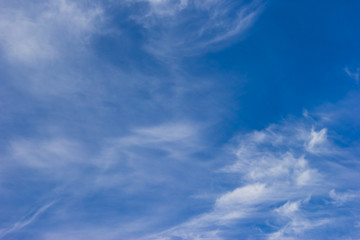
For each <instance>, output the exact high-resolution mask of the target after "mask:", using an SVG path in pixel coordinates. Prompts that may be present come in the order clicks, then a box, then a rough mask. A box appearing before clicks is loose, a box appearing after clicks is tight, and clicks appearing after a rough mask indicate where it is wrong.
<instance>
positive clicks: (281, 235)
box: [151, 119, 356, 239]
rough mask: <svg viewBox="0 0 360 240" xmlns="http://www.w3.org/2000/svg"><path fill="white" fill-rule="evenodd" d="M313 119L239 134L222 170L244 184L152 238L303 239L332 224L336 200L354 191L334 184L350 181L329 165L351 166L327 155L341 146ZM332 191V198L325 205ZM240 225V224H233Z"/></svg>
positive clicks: (333, 155)
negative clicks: (339, 179) (335, 174)
mask: <svg viewBox="0 0 360 240" xmlns="http://www.w3.org/2000/svg"><path fill="white" fill-rule="evenodd" d="M314 124H315V126H318V124H317V123H316V122H313V121H309V120H306V119H303V120H297V121H294V120H285V121H283V122H282V123H280V124H273V125H270V126H269V127H268V128H266V129H264V130H261V131H254V132H252V133H248V134H241V135H239V136H237V137H236V139H235V146H236V147H234V148H233V153H234V155H235V156H236V159H237V160H235V162H234V163H233V164H231V165H228V166H226V167H224V168H223V169H222V172H223V173H225V174H227V175H232V176H237V177H238V179H239V180H238V181H239V182H241V185H240V186H239V187H237V188H235V189H233V190H230V191H228V192H225V193H223V194H220V195H219V196H218V197H217V198H216V200H215V202H214V205H213V208H212V210H210V211H209V212H207V213H204V214H202V215H199V216H197V217H194V218H192V219H190V220H189V221H187V222H184V223H183V224H180V225H178V226H175V227H173V228H171V229H169V230H166V231H164V232H162V233H159V234H157V235H155V236H151V237H152V239H168V238H169V239H172V238H174V239H177V238H178V239H209V238H211V239H229V238H232V237H234V236H236V238H240V237H241V238H244V239H252V238H256V239H299V238H300V239H303V238H306V236H311V235H312V234H316V232H317V231H322V230H321V229H323V228H324V227H325V228H328V227H329V226H330V225H331V226H332V225H333V224H334V223H335V222H334V217H335V215H334V214H335V212H336V208H337V206H338V205H339V204H340V202H341V203H343V202H346V201H349V200H350V201H351V200H353V199H354V195H353V194H350V193H343V194H340V193H339V194H338V193H336V191H335V190H334V189H332V188H333V187H334V186H336V184H340V185H338V187H339V188H343V187H344V185H343V184H345V185H346V181H345V182H341V183H339V182H337V180H331V176H329V175H328V173H329V169H331V168H334V167H335V168H336V169H337V170H338V171H349V170H350V169H347V170H345V169H344V168H343V167H340V166H339V167H336V166H333V162H332V161H329V160H328V158H329V157H330V156H331V158H334V157H335V158H339V157H340V156H341V157H343V156H344V155H339V154H337V153H338V152H339V151H340V149H339V147H338V146H336V145H334V143H332V142H331V141H330V140H329V138H328V136H327V129H326V128H321V127H320V128H319V126H318V127H317V128H319V129H318V130H315V129H316V127H315V126H314ZM318 161H320V162H321V163H320V164H319V163H318ZM340 169H342V170H340ZM329 194H330V195H329ZM329 196H330V198H331V199H332V201H333V202H332V203H331V202H329V204H326V205H323V201H325V202H327V201H329ZM317 204H319V206H318V207H319V209H318V210H316V206H317ZM320 205H321V207H320ZM329 213H332V214H330V215H329ZM342 216H343V215H342ZM355 220H356V219H347V220H344V221H352V222H354V221H355ZM259 223H261V224H262V226H259ZM236 226H241V227H240V229H242V230H234V229H237V227H236ZM254 228H255V229H254ZM214 229H217V230H216V231H214ZM229 229H232V230H231V231H230V230H229ZM250 229H251V230H250ZM256 229H257V230H256ZM309 234H310V235H309ZM229 236H230V237H229Z"/></svg>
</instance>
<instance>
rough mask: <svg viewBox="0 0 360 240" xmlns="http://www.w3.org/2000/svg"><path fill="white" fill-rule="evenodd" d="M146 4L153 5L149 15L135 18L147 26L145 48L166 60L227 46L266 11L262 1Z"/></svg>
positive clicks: (167, 0) (168, 0)
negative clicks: (217, 46) (225, 44)
mask: <svg viewBox="0 0 360 240" xmlns="http://www.w3.org/2000/svg"><path fill="white" fill-rule="evenodd" d="M130 2H131V1H130ZM132 2H138V1H132ZM142 2H147V3H148V5H149V9H148V12H147V14H145V15H144V14H143V12H141V13H140V14H139V15H136V14H135V15H133V19H134V20H135V21H136V22H138V23H139V24H141V25H143V26H144V29H145V31H146V36H147V43H146V45H145V48H146V49H147V50H148V51H149V52H151V53H153V54H155V55H156V56H158V57H161V58H163V59H172V58H174V57H175V58H176V57H179V56H183V55H194V54H198V53H200V52H202V51H204V50H206V49H208V48H209V47H211V46H214V45H216V44H220V43H225V42H226V41H228V40H230V39H232V38H233V37H235V36H238V35H241V34H242V33H244V32H245V31H246V30H247V29H248V28H249V27H250V26H252V24H253V23H254V22H255V20H256V17H257V16H258V15H259V13H260V12H261V10H262V4H261V3H260V2H259V1H253V2H251V3H249V4H244V3H240V2H236V1H233V2H224V1H218V0H207V1H198V0H162V1H160V0H158V1H154V0H147V1H142ZM192 12H196V14H193V13H192ZM184 29H186V30H187V31H186V32H185V31H184Z"/></svg>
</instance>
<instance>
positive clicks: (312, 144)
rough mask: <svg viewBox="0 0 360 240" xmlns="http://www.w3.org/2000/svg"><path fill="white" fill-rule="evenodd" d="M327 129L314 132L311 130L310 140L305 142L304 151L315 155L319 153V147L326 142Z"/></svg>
mask: <svg viewBox="0 0 360 240" xmlns="http://www.w3.org/2000/svg"><path fill="white" fill-rule="evenodd" d="M326 133H327V129H326V128H323V129H321V130H320V131H318V132H317V131H315V130H314V129H313V128H312V129H311V133H310V139H309V141H308V142H307V145H306V149H307V151H309V152H312V153H316V152H319V150H320V149H321V146H322V145H323V144H324V143H326V140H327V134H326Z"/></svg>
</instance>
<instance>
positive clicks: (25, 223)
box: [0, 202, 55, 239]
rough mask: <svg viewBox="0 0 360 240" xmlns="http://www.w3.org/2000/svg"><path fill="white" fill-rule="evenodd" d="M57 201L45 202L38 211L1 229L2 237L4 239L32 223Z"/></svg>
mask: <svg viewBox="0 0 360 240" xmlns="http://www.w3.org/2000/svg"><path fill="white" fill-rule="evenodd" d="M54 204H55V202H50V203H47V204H45V205H44V206H42V207H40V208H39V209H37V210H36V211H34V212H32V213H30V214H28V215H26V216H24V217H23V218H22V219H20V220H19V221H18V222H16V223H14V224H13V225H12V226H11V227H8V228H6V229H0V238H1V239H3V237H5V236H6V235H8V234H11V233H13V232H16V231H19V230H21V229H22V228H25V227H26V226H28V225H30V224H31V223H32V222H34V221H35V220H36V219H37V218H38V217H39V216H40V215H41V214H42V213H43V212H45V211H46V210H47V209H48V208H50V207H51V206H52V205H54Z"/></svg>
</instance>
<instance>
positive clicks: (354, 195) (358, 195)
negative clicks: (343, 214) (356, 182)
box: [329, 189, 360, 205]
mask: <svg viewBox="0 0 360 240" xmlns="http://www.w3.org/2000/svg"><path fill="white" fill-rule="evenodd" d="M329 196H330V198H331V199H332V200H333V201H334V203H335V204H337V205H343V204H345V203H347V202H349V201H353V200H356V199H360V192H354V191H349V192H344V193H337V192H336V191H335V189H332V190H331V191H330V192H329Z"/></svg>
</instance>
